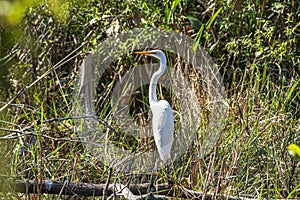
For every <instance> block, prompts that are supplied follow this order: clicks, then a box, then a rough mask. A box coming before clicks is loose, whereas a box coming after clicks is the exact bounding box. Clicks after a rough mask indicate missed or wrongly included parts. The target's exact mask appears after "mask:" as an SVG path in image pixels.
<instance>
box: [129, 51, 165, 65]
mask: <svg viewBox="0 0 300 200" xmlns="http://www.w3.org/2000/svg"><path fill="white" fill-rule="evenodd" d="M134 53H135V54H142V55H146V56H152V57H155V58H157V59H159V60H160V62H162V63H166V60H167V59H166V55H165V54H164V52H162V51H161V50H151V51H136V52H134Z"/></svg>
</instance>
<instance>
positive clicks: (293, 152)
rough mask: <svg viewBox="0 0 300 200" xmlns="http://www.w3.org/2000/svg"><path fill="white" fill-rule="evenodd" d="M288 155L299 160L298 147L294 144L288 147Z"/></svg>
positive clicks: (299, 152)
mask: <svg viewBox="0 0 300 200" xmlns="http://www.w3.org/2000/svg"><path fill="white" fill-rule="evenodd" d="M289 153H290V154H291V155H292V156H295V157H296V158H297V159H299V160H300V147H299V146H298V145H296V144H290V145H289Z"/></svg>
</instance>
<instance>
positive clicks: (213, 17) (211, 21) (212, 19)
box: [206, 7, 223, 30]
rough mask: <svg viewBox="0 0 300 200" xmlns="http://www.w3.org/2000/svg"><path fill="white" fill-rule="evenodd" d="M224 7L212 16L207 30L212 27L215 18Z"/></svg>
mask: <svg viewBox="0 0 300 200" xmlns="http://www.w3.org/2000/svg"><path fill="white" fill-rule="evenodd" d="M222 9H223V7H221V8H219V10H217V12H216V13H215V14H214V15H213V16H212V18H211V19H210V20H209V22H208V24H207V25H206V30H208V29H209V28H210V27H211V25H212V23H213V22H214V21H215V19H216V18H217V16H218V15H219V13H220V12H221V10H222Z"/></svg>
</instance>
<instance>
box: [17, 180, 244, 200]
mask: <svg viewBox="0 0 300 200" xmlns="http://www.w3.org/2000/svg"><path fill="white" fill-rule="evenodd" d="M150 188H151V192H150ZM15 191H16V192H19V193H26V194H38V193H40V194H41V193H46V194H59V195H75V194H76V195H80V196H102V195H103V192H104V191H105V193H106V196H107V197H109V196H112V195H116V196H121V195H122V196H123V197H125V198H127V199H135V200H137V199H146V198H148V199H169V198H172V197H177V198H186V199H202V198H203V196H205V197H204V199H228V200H240V199H241V200H246V198H240V197H231V196H227V195H216V194H213V193H206V194H205V193H202V192H197V191H193V190H189V189H186V188H183V187H180V186H176V185H171V184H168V183H164V184H158V185H156V187H155V188H153V185H151V184H150V183H143V184H131V185H128V186H126V185H123V184H108V185H107V184H88V183H72V182H67V181H65V182H62V181H52V180H43V181H38V180H17V181H16V183H15ZM247 200H249V199H247Z"/></svg>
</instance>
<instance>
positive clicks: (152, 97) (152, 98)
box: [149, 61, 167, 107]
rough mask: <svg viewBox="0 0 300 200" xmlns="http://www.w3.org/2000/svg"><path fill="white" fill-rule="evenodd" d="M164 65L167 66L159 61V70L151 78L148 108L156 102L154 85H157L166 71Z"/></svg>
mask: <svg viewBox="0 0 300 200" xmlns="http://www.w3.org/2000/svg"><path fill="white" fill-rule="evenodd" d="M166 65H167V64H166V62H164V61H161V63H160V67H159V69H158V70H157V71H156V72H154V73H153V75H152V77H151V80H150V86H149V102H150V107H151V106H152V105H153V103H156V102H158V100H157V94H156V85H157V82H158V79H159V78H160V77H161V75H162V74H163V73H164V71H165V69H166Z"/></svg>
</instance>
